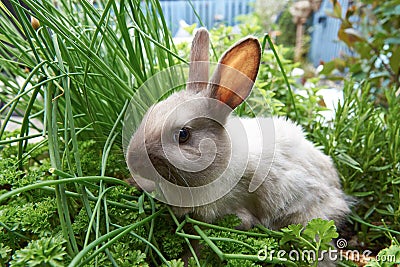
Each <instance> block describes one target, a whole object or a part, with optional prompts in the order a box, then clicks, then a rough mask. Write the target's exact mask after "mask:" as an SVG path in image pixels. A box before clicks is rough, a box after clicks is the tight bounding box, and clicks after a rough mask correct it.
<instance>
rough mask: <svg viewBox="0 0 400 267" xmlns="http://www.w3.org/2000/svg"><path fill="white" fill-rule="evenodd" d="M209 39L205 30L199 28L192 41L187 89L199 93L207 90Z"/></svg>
mask: <svg viewBox="0 0 400 267" xmlns="http://www.w3.org/2000/svg"><path fill="white" fill-rule="evenodd" d="M209 46H210V37H209V34H208V31H207V29H205V28H200V29H198V30H197V32H196V35H195V36H194V38H193V41H192V50H191V51H190V65H189V79H188V84H187V89H188V90H191V91H194V92H196V93H197V92H199V91H201V90H203V89H206V88H207V83H208V71H209Z"/></svg>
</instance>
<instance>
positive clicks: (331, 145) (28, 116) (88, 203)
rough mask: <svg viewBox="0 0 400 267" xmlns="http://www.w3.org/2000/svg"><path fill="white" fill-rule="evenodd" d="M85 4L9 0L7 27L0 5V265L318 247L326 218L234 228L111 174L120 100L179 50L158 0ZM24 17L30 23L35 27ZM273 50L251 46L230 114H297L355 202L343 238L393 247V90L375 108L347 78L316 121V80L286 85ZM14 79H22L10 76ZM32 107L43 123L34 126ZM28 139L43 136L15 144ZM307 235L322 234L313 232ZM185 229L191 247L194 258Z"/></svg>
mask: <svg viewBox="0 0 400 267" xmlns="http://www.w3.org/2000/svg"><path fill="white" fill-rule="evenodd" d="M97 2H98V4H99V7H93V6H92V5H91V4H90V3H89V2H87V1H78V2H76V1H68V0H63V1H58V6H57V7H55V6H54V5H53V1H50V0H42V1H35V0H25V3H26V4H27V5H28V6H29V7H30V10H31V11H28V10H25V9H24V8H23V7H21V6H20V5H19V4H18V1H15V0H13V1H12V3H13V5H14V7H15V10H16V13H17V18H16V20H15V22H16V26H14V25H13V24H12V23H11V22H10V21H9V19H7V18H6V13H7V11H6V10H5V8H4V6H3V5H2V4H0V54H1V55H2V56H1V57H0V71H1V74H0V81H1V82H2V83H4V86H2V87H1V90H2V91H1V93H0V98H1V101H2V102H3V103H5V106H4V107H3V108H1V110H0V115H1V120H2V124H1V127H0V149H1V150H0V192H1V195H0V206H1V211H0V265H1V264H3V265H5V264H6V263H10V265H11V266H26V265H30V266H36V265H39V264H43V265H45V266H66V265H68V264H69V265H70V266H83V265H85V264H87V265H88V266H136V265H141V266H147V265H151V266H160V265H166V266H182V264H183V262H182V259H181V258H182V257H183V256H184V255H188V256H187V257H188V258H189V260H188V261H189V265H190V266H199V265H201V266H215V265H228V266H251V265H254V264H257V263H256V262H255V261H256V259H257V253H258V251H260V250H262V249H263V248H265V247H268V249H285V250H290V249H297V250H301V249H302V248H305V247H308V248H311V249H314V251H317V252H318V250H319V249H321V248H323V247H324V246H326V245H327V244H328V243H329V241H330V238H332V237H334V236H336V228H335V227H334V226H332V225H331V224H330V222H323V223H320V224H318V223H317V222H314V224H311V226H308V228H307V229H308V230H306V231H302V229H303V228H302V227H301V226H292V227H291V228H287V229H284V230H282V231H271V230H268V229H266V228H263V227H259V228H255V229H253V230H251V231H248V232H243V231H238V230H235V229H234V227H235V226H237V225H238V223H240V222H238V220H237V218H236V217H234V216H231V217H229V216H228V217H227V218H224V219H222V221H220V222H218V223H216V224H206V223H204V222H200V221H196V220H193V219H192V218H190V217H189V216H188V217H186V218H182V219H180V218H176V217H175V215H174V214H173V213H172V212H171V210H170V209H169V208H168V207H166V206H165V205H163V204H161V203H158V202H155V201H154V199H153V198H152V197H151V196H149V195H148V194H146V193H142V192H139V191H138V190H136V189H135V188H133V187H130V186H128V185H127V184H126V183H125V182H124V181H123V180H124V179H126V178H128V177H129V172H128V170H127V168H126V165H125V162H124V157H123V153H122V136H121V132H122V127H123V118H124V114H125V111H126V110H127V108H128V101H129V100H130V99H131V97H132V96H133V95H134V93H135V91H136V90H137V89H138V88H139V87H140V86H141V85H142V84H143V83H144V82H145V81H146V80H147V79H149V78H150V77H151V76H152V75H154V74H155V73H157V72H158V71H161V70H165V69H167V68H168V67H170V66H173V65H176V64H178V63H185V62H186V61H185V59H186V58H187V56H188V48H187V46H185V47H184V46H183V45H179V46H178V47H177V48H175V47H174V44H173V42H172V38H171V36H170V33H169V32H168V29H167V27H166V23H165V21H164V20H163V16H162V13H161V8H160V5H159V3H158V1H156V0H147V1H144V2H143V3H142V8H139V6H140V2H142V1H139V0H119V1H97ZM27 14H34V15H35V17H36V18H37V19H38V20H39V22H40V27H39V28H38V29H34V28H33V27H32V25H31V22H30V20H29V19H28V18H27ZM154 14H159V15H160V16H155V15H154ZM18 30H19V31H20V32H22V34H18V33H17V32H18ZM259 30H260V29H259V27H255V26H254V27H252V26H249V25H243V27H242V35H247V34H256V35H258V36H260V38H261V39H262V38H263V33H261V32H259ZM231 31H232V28H231V27H223V26H222V27H219V28H217V29H214V30H213V31H212V33H211V37H212V42H213V51H214V56H218V55H219V54H221V53H222V52H223V51H224V50H225V49H226V48H227V47H228V46H229V45H230V44H232V43H233V42H234V41H235V40H237V39H239V38H241V36H240V35H233V34H232V33H231ZM263 41H264V42H263V44H264V45H265V44H266V43H267V39H265V38H264V39H263ZM268 43H269V45H270V46H271V47H272V44H271V42H270V41H269V42H268ZM284 50H285V49H284V48H282V47H280V46H277V47H275V49H274V50H273V51H272V52H270V51H267V52H265V53H264V54H263V60H262V61H263V64H262V65H261V67H260V74H259V79H258V81H257V83H256V85H257V88H256V89H255V90H254V92H253V93H252V95H251V96H250V98H249V100H248V102H249V105H250V106H251V107H253V110H252V111H251V110H249V109H248V107H247V106H246V104H245V105H242V106H241V107H240V108H239V109H238V111H237V112H238V113H239V114H240V115H249V116H253V115H260V114H269V113H273V114H280V115H286V116H288V117H291V118H293V119H294V120H296V121H297V122H298V123H300V124H302V125H303V126H304V127H305V129H306V130H307V133H308V137H309V138H310V139H312V140H313V141H314V142H315V143H316V144H317V145H319V146H320V147H321V149H323V150H324V151H325V153H327V154H329V155H330V156H331V157H332V158H333V160H334V161H335V164H336V165H337V167H338V170H339V173H340V176H341V179H342V184H343V187H344V189H345V191H346V193H348V194H349V195H351V196H354V197H355V198H356V199H357V203H356V204H355V206H354V208H353V210H354V212H353V214H352V215H351V216H350V217H349V219H348V223H347V224H346V228H348V230H349V231H350V232H351V236H348V237H349V238H350V237H355V238H356V239H357V245H358V247H356V248H357V249H370V250H374V252H377V251H379V250H380V249H382V248H384V247H389V245H390V244H391V243H392V244H393V245H394V246H392V247H391V250H390V251H395V252H396V251H398V247H396V245H397V246H398V245H399V244H398V236H399V234H400V232H399V231H400V222H399V216H400V192H399V187H398V185H399V184H400V165H399V159H400V149H399V145H400V123H399V120H398V118H399V115H400V105H399V104H400V103H399V102H400V100H399V97H396V96H395V94H394V92H395V89H396V88H387V90H386V95H385V98H386V100H387V101H386V103H387V106H377V105H376V104H375V98H374V97H375V96H374V95H373V94H372V93H371V92H370V89H369V85H368V84H366V83H363V82H360V81H351V82H348V83H346V84H345V86H344V94H345V97H344V102H343V103H341V104H340V106H339V107H338V110H337V113H336V117H335V119H334V120H333V121H332V122H331V123H329V124H326V123H323V122H321V116H320V114H319V113H318V112H319V111H320V110H322V109H323V107H321V106H319V105H318V102H319V100H320V99H319V97H318V95H317V94H318V92H317V91H318V87H317V88H315V89H309V90H308V91H307V92H308V94H309V96H308V97H307V98H304V97H301V96H300V95H296V94H294V93H293V92H292V91H291V90H289V91H288V86H289V87H290V86H292V87H293V88H294V86H295V87H301V85H299V84H298V83H297V82H296V80H295V78H294V77H291V76H290V75H287V76H286V75H282V73H285V72H286V73H290V72H291V70H292V69H293V68H294V67H297V66H298V64H293V63H292V62H291V61H289V60H286V59H284V58H282V57H281V55H282V54H283V52H284ZM279 57H280V60H279ZM16 77H22V78H23V79H24V81H25V83H24V84H22V85H20V84H18V83H17V81H16ZM317 81H318V79H316V81H315V82H317ZM138 100H140V99H138ZM12 114H20V115H21V116H22V118H23V119H22V122H21V123H20V127H19V129H18V130H17V131H16V132H14V133H8V132H5V127H6V125H7V123H9V122H11V120H12V116H11V115H12ZM134 115H135V114H134ZM137 116H138V118H137V119H139V117H140V116H139V114H138V115H137ZM34 118H35V119H37V120H39V121H41V122H42V123H43V125H44V126H43V127H41V126H40V125H35V120H33V119H34ZM33 129H36V130H39V132H40V133H39V134H33V133H32V130H33ZM37 136H43V137H44V140H43V141H41V142H39V143H37V144H30V143H28V141H29V140H30V139H31V138H34V137H37ZM28 215H29V216H28ZM316 225H322V226H318V227H317V226H316ZM319 227H321V228H319ZM324 227H325V228H324ZM321 229H324V231H322V230H321ZM304 233H309V236H307V235H306V234H304ZM310 233H311V234H310ZM317 233H318V234H319V235H321V233H324V234H326V236H327V239H326V240H324V241H323V242H322V241H321V240H320V241H318V239H315V236H316V235H317ZM346 237H347V236H346ZM193 240H197V241H199V242H200V243H202V244H203V247H204V250H203V253H202V254H201V255H200V256H198V255H196V253H194V250H195V246H194V245H192V243H193ZM348 241H349V240H348ZM318 242H319V243H318ZM362 244H363V245H362ZM396 249H397V250H396ZM382 253H387V251H384V252H382ZM282 261H283V259H280V258H272V259H271V261H270V262H269V263H271V264H273V263H275V264H279V263H282ZM258 263H259V262H258ZM288 263H289V264H290V262H286V264H288ZM297 263H298V264H300V265H301V266H307V265H308V263H306V262H300V263H299V262H297ZM46 264H47V265H46ZM348 264H350V263H348ZM350 266H351V265H350Z"/></svg>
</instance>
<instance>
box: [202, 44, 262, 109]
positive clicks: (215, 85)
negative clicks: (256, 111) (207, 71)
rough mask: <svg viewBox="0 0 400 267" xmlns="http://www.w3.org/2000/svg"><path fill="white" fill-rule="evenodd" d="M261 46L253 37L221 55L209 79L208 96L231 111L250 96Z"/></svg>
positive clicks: (258, 63)
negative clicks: (228, 107) (225, 105)
mask: <svg viewBox="0 0 400 267" xmlns="http://www.w3.org/2000/svg"><path fill="white" fill-rule="evenodd" d="M260 59H261V46H260V42H259V41H258V40H257V39H256V38H254V37H247V38H245V39H243V40H241V41H239V42H238V43H236V44H235V45H233V46H232V47H231V48H230V49H229V50H228V51H226V52H225V54H223V55H222V57H221V59H220V61H219V64H218V67H217V69H216V70H215V72H214V74H213V77H212V78H211V81H210V85H209V92H208V93H209V96H210V97H212V98H215V99H217V100H219V101H221V102H223V103H225V104H227V105H228V106H230V107H231V108H232V109H235V108H236V107H237V106H238V105H240V104H241V103H242V102H243V101H244V100H245V99H246V98H247V97H248V96H249V94H250V92H251V89H252V88H253V84H254V81H255V80H256V77H257V73H258V67H259V66H260Z"/></svg>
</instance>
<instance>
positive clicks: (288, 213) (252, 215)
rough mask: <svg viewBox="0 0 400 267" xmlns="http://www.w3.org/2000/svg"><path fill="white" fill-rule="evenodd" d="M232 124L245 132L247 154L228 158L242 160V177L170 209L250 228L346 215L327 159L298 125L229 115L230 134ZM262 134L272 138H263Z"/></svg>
mask: <svg viewBox="0 0 400 267" xmlns="http://www.w3.org/2000/svg"><path fill="white" fill-rule="evenodd" d="M234 120H240V122H241V123H242V125H244V128H245V130H246V133H247V140H248V155H247V154H246V153H236V155H233V156H232V160H234V161H243V160H247V162H248V164H247V168H246V171H245V173H244V175H243V177H242V178H241V179H240V181H239V182H238V184H237V185H236V186H235V187H234V188H233V190H231V191H230V192H229V193H228V194H227V195H225V196H223V197H222V198H220V199H219V200H217V201H216V202H214V203H211V204H208V205H205V206H201V207H194V208H175V210H176V212H177V213H178V214H185V213H188V212H193V214H194V215H195V216H196V217H198V218H201V219H203V220H206V221H210V222H211V221H213V220H215V219H216V218H217V217H221V216H223V215H226V214H236V215H238V216H239V218H241V219H242V227H243V228H250V227H251V226H253V225H255V224H263V225H265V226H268V227H270V228H280V227H283V226H286V225H288V224H292V223H301V224H305V223H307V221H309V220H311V219H313V218H317V217H320V218H323V219H333V220H335V221H340V219H342V217H343V216H344V215H345V214H346V213H348V212H349V208H348V203H346V201H345V195H344V194H343V192H342V190H341V189H340V181H339V177H338V175H337V172H336V170H335V168H334V166H333V164H332V161H331V159H330V158H329V157H328V156H326V155H324V154H323V153H322V152H321V151H320V150H318V149H317V148H316V147H315V146H314V145H313V144H312V143H311V142H309V141H308V140H306V139H305V137H304V134H303V131H302V129H301V127H299V126H297V125H295V124H294V123H293V122H291V121H287V120H286V119H284V118H279V117H274V118H272V119H271V118H269V119H268V118H256V119H240V118H236V117H231V118H230V119H229V120H228V122H227V124H226V129H227V131H228V132H234V131H236V129H235V126H232V125H235V123H233V122H234ZM271 120H272V121H273V123H272V124H271V122H272V121H271ZM266 125H268V126H266ZM271 125H273V128H272V130H273V133H265V131H270V130H271ZM260 128H261V129H264V132H263V131H260ZM265 134H267V136H268V137H271V136H272V137H273V138H274V140H266V139H265ZM233 136H234V137H233V138H235V135H233ZM243 139H244V140H246V138H243V137H242V139H241V140H232V142H236V141H238V142H243ZM252 183H254V184H255V185H256V186H257V188H254V184H253V185H252ZM258 185H259V186H258ZM252 186H253V188H251V187H252ZM255 189H256V190H255ZM254 190H255V191H254ZM251 191H254V192H251Z"/></svg>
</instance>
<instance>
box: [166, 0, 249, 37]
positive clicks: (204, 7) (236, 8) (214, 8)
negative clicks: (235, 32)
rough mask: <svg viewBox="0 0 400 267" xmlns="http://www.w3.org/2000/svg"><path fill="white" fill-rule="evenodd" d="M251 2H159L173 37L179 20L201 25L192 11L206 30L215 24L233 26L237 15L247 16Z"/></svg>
mask: <svg viewBox="0 0 400 267" xmlns="http://www.w3.org/2000/svg"><path fill="white" fill-rule="evenodd" d="M252 2H254V0H192V1H191V2H189V1H160V4H161V8H162V10H163V13H164V17H165V20H166V22H167V23H168V26H169V28H170V29H171V31H172V34H173V35H175V33H176V32H177V30H178V28H179V21H180V20H184V21H185V22H186V23H188V24H193V23H197V25H199V26H200V25H201V24H200V21H199V20H198V19H197V16H196V14H195V12H194V10H195V11H196V12H197V14H198V15H199V17H200V18H201V20H202V22H203V24H204V26H206V27H207V28H211V27H213V26H214V25H215V24H217V23H224V24H226V25H234V24H235V18H236V17H237V16H238V15H242V14H248V13H250V12H251V11H252V10H253V9H252V7H251V5H250V3H252ZM190 3H192V5H193V7H192V6H191V4H190Z"/></svg>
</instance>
